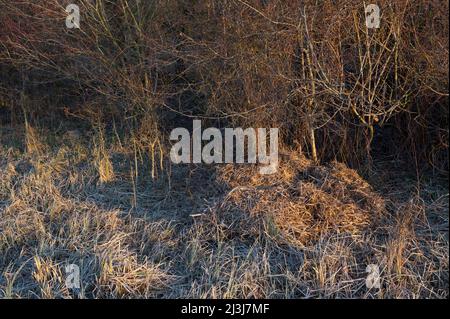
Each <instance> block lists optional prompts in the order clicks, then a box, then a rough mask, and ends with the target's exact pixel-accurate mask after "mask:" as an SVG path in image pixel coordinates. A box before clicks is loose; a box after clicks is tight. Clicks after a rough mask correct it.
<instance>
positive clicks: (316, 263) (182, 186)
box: [0, 125, 449, 298]
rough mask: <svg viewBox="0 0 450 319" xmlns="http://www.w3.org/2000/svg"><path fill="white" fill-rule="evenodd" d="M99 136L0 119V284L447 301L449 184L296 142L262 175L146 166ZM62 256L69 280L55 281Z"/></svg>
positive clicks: (55, 290) (29, 291)
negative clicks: (323, 159) (307, 153)
mask: <svg viewBox="0 0 450 319" xmlns="http://www.w3.org/2000/svg"><path fill="white" fill-rule="evenodd" d="M96 141H97V142H96ZM98 141H102V140H101V139H98V136H97V137H96V136H95V133H93V134H91V135H89V134H81V133H80V132H79V131H77V130H67V131H61V130H59V131H55V132H48V131H44V130H43V129H39V128H37V127H31V126H29V125H26V126H25V127H24V126H23V125H16V126H10V125H8V126H5V125H4V126H2V127H1V128H0V297H14V298H25V297H31V298H93V297H96V298H98V297H109V298H112V297H120V298H142V297H151V298H153V297H158V298H181V297H184V298H448V289H449V288H448V252H449V245H448V216H449V215H448V213H449V212H448V185H447V184H446V183H441V182H439V179H438V178H436V177H430V178H422V179H421V181H420V182H417V180H416V179H414V176H412V177H411V176H410V175H408V174H407V173H404V172H402V171H401V170H396V169H394V168H393V167H392V165H391V166H389V167H390V168H391V170H388V169H386V165H382V163H381V162H380V163H377V164H378V166H377V165H375V166H374V168H373V170H371V172H370V173H365V174H362V173H358V172H357V171H356V170H352V169H350V168H348V167H346V166H345V165H344V164H342V163H337V162H330V163H324V164H322V165H315V164H313V163H312V162H311V161H310V160H308V159H306V158H305V157H303V156H302V155H301V154H298V153H296V152H293V151H285V152H284V153H283V156H282V159H281V163H280V168H279V170H278V172H277V173H276V174H275V175H270V176H262V175H259V174H258V168H257V167H255V166H251V165H250V166H249V165H235V166H233V165H223V166H204V165H181V166H177V165H170V163H169V162H168V161H164V160H163V161H161V162H159V161H158V163H157V164H154V165H152V163H155V162H156V159H155V161H153V162H152V161H151V158H149V157H148V155H146V154H140V153H136V152H133V151H132V149H133V147H127V146H126V145H123V143H120V139H119V140H114V139H112V140H111V141H110V142H108V143H103V144H102V143H99V142H98ZM155 167H156V168H155ZM400 167H401V165H400ZM152 173H153V174H152ZM152 175H153V176H152ZM69 264H75V265H78V266H79V267H80V271H81V287H80V289H69V288H68V287H67V285H66V276H67V274H66V271H65V266H66V265H69ZM368 265H376V266H377V267H378V268H379V270H380V278H381V287H380V288H379V289H377V288H371V289H370V288H368V287H367V285H366V279H367V276H368V275H369V273H367V272H366V270H367V266H368Z"/></svg>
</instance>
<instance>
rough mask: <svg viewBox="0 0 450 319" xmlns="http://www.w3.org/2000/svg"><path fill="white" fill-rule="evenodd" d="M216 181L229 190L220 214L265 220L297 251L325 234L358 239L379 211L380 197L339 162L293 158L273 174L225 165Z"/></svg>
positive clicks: (381, 203) (382, 203)
mask: <svg viewBox="0 0 450 319" xmlns="http://www.w3.org/2000/svg"><path fill="white" fill-rule="evenodd" d="M219 178H220V180H222V181H223V182H225V183H226V184H227V185H229V186H230V187H232V190H231V191H230V192H229V194H228V195H227V197H226V199H225V201H224V202H222V203H221V205H220V207H219V209H220V211H224V212H226V213H227V214H230V215H232V214H233V213H234V212H236V211H241V212H245V213H246V214H249V216H252V217H255V216H256V217H257V216H264V218H270V219H272V220H273V223H274V227H276V229H277V230H278V231H280V232H281V235H282V236H283V237H286V238H289V239H290V240H291V241H292V242H295V243H297V244H298V245H301V246H304V245H306V244H308V243H311V241H316V240H318V239H319V238H321V237H322V236H327V235H329V234H331V233H335V234H349V235H358V234H361V232H362V231H363V230H366V229H367V228H368V227H369V226H370V225H372V224H373V223H375V222H376V221H377V220H378V219H380V217H381V216H382V214H383V212H384V206H385V205H384V201H383V199H382V198H381V196H379V195H378V194H377V193H376V192H374V191H373V189H372V188H371V187H370V185H369V184H368V183H367V182H366V181H364V180H363V179H362V178H361V177H360V176H359V175H358V174H357V173H356V172H355V171H354V170H351V169H348V168H347V167H345V166H344V165H342V164H339V163H333V164H331V165H329V166H326V167H325V166H316V165H313V164H312V162H311V161H308V160H307V159H305V158H295V157H293V158H290V159H288V160H285V161H284V162H283V163H282V165H281V167H280V169H279V171H278V172H277V173H276V174H275V175H270V176H264V175H259V174H258V172H257V168H256V167H250V166H246V167H242V168H240V169H236V168H235V167H233V166H232V165H231V166H228V167H225V168H223V169H222V170H221V172H220V177H219ZM256 231H257V232H259V231H260V230H256Z"/></svg>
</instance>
